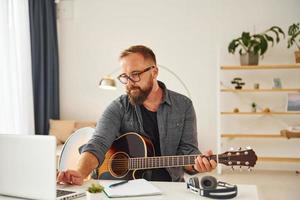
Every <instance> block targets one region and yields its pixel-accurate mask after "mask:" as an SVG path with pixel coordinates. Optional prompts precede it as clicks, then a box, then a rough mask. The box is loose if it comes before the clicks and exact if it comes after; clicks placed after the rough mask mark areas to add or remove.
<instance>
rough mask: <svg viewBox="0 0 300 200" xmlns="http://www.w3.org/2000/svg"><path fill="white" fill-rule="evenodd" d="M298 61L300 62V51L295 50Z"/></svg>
mask: <svg viewBox="0 0 300 200" xmlns="http://www.w3.org/2000/svg"><path fill="white" fill-rule="evenodd" d="M295 59H296V63H300V51H295Z"/></svg>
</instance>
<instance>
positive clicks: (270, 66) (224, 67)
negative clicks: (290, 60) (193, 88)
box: [221, 64, 300, 70]
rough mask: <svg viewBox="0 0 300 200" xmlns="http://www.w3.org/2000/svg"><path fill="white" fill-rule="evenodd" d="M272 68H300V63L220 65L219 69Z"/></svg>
mask: <svg viewBox="0 0 300 200" xmlns="http://www.w3.org/2000/svg"><path fill="white" fill-rule="evenodd" d="M274 69H300V64H277V65H245V66H221V70H274Z"/></svg>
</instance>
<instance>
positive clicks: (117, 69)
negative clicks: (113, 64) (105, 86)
mask: <svg viewBox="0 0 300 200" xmlns="http://www.w3.org/2000/svg"><path fill="white" fill-rule="evenodd" d="M119 70H120V67H117V68H115V69H114V70H113V71H112V72H110V73H109V74H108V75H107V76H112V75H113V74H114V73H116V72H117V71H119Z"/></svg>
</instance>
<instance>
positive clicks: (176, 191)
mask: <svg viewBox="0 0 300 200" xmlns="http://www.w3.org/2000/svg"><path fill="white" fill-rule="evenodd" d="M152 183H153V184H154V185H155V186H156V187H158V188H160V189H161V191H162V192H163V194H162V195H157V196H145V197H132V198H108V197H107V196H106V195H105V193H102V198H101V200H107V199H110V200H115V199H120V200H140V199H141V200H164V199H165V200H171V199H172V200H173V199H175V200H176V199H179V200H182V199H184V200H199V199H209V198H206V197H201V196H200V195H198V194H195V193H192V192H190V191H188V190H187V189H186V184H185V183H175V182H171V183H170V182H152ZM90 184H91V181H88V182H86V183H85V184H84V185H82V186H70V185H64V186H59V188H69V189H76V190H86V188H87V187H88V186H89V185H90ZM100 184H101V181H100ZM0 199H1V200H15V199H18V198H12V197H5V196H1V195H0ZM85 199H86V197H82V198H78V199H76V200H85ZM234 199H239V200H258V194H257V188H256V186H255V185H238V196H237V197H236V198H234Z"/></svg>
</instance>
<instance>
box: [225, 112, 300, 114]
mask: <svg viewBox="0 0 300 200" xmlns="http://www.w3.org/2000/svg"><path fill="white" fill-rule="evenodd" d="M221 115H300V112H221Z"/></svg>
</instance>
